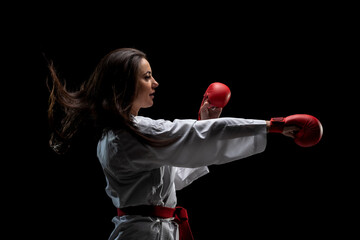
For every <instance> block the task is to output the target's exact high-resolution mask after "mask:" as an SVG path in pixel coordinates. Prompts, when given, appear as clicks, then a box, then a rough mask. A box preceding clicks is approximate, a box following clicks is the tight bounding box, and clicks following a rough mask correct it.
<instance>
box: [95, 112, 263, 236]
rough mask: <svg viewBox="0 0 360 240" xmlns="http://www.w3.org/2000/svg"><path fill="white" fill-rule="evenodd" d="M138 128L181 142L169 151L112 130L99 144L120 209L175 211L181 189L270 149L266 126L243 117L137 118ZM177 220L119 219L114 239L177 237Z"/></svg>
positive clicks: (111, 191) (112, 195)
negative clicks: (222, 166) (214, 169)
mask: <svg viewBox="0 0 360 240" xmlns="http://www.w3.org/2000/svg"><path fill="white" fill-rule="evenodd" d="M133 121H134V123H135V124H136V126H137V127H138V129H139V130H140V131H141V132H142V133H144V134H146V135H151V136H154V137H155V138H160V139H173V138H176V139H177V141H175V142H174V143H171V144H170V145H168V146H166V147H151V146H149V145H147V144H143V143H140V142H139V141H138V140H137V139H136V138H135V137H134V136H133V135H131V134H130V133H129V132H127V131H125V130H117V131H113V130H110V131H107V132H104V134H103V136H102V137H101V139H100V140H99V142H98V146H97V155H98V159H99V161H100V163H101V166H102V168H103V171H104V174H105V178H106V182H107V186H106V189H105V190H106V193H107V194H108V196H109V197H110V198H111V199H112V202H113V204H114V206H115V207H116V208H124V207H129V206H138V205H159V206H164V207H170V208H174V207H175V206H176V203H177V202H176V190H180V189H182V188H184V187H186V186H187V185H189V184H191V183H192V182H193V181H194V180H196V179H198V178H199V177H201V176H203V175H205V174H207V173H208V172H209V170H208V168H207V166H209V165H213V164H224V163H228V162H231V161H235V160H238V159H241V158H245V157H248V156H251V155H254V154H257V153H260V152H262V151H264V150H265V147H266V122H265V121H263V120H251V119H241V118H218V119H210V120H201V121H197V120H174V121H167V120H153V119H150V118H146V117H141V116H136V117H134V119H133ZM172 220H173V219H172V218H169V219H161V218H156V217H149V216H140V215H125V216H121V217H118V216H116V217H114V218H113V220H112V221H113V223H114V224H115V229H114V230H113V232H112V233H111V235H110V237H109V239H110V240H113V239H118V240H120V239H126V240H131V239H136V240H141V239H147V240H149V239H151V240H152V239H154V240H155V239H159V240H161V239H174V240H177V239H178V235H179V230H178V225H177V223H175V222H174V221H172Z"/></svg>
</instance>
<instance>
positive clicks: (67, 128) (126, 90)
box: [48, 48, 163, 154]
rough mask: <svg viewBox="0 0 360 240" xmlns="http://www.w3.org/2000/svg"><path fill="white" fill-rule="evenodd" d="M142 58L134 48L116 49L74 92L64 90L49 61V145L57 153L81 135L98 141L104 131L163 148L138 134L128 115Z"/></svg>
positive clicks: (102, 60)
mask: <svg viewBox="0 0 360 240" xmlns="http://www.w3.org/2000/svg"><path fill="white" fill-rule="evenodd" d="M143 58H145V59H146V55H145V53H143V52H142V51H139V50H137V49H133V48H120V49H116V50H114V51H112V52H110V53H108V54H107V55H105V56H104V57H103V58H102V59H101V61H100V62H99V63H98V65H97V66H96V68H95V70H94V72H93V73H92V75H91V76H90V78H89V80H88V81H87V82H85V83H83V84H82V85H81V87H80V89H79V90H76V91H69V90H67V88H66V83H62V82H61V81H60V79H59V77H58V74H57V72H56V69H55V67H54V64H53V63H52V62H49V66H48V67H49V70H50V76H51V79H52V86H51V87H50V86H49V84H48V87H49V90H50V97H49V108H48V119H49V125H50V130H51V136H50V141H49V144H50V147H51V148H52V149H53V150H54V151H55V152H56V153H58V154H63V153H66V152H67V150H68V149H69V147H70V145H71V144H72V142H73V140H74V139H75V138H77V137H78V136H81V135H82V134H84V133H85V134H86V135H89V134H90V135H91V136H92V137H94V138H95V139H98V138H99V137H101V134H102V132H103V130H104V129H105V130H106V129H115V130H116V129H125V130H128V131H129V132H130V133H131V134H133V135H134V136H135V137H137V138H138V139H140V140H141V141H142V142H146V143H148V144H151V145H154V146H156V145H159V146H160V145H163V143H161V141H159V140H155V139H152V138H151V137H149V136H145V135H143V134H141V133H140V132H139V131H138V129H137V128H136V126H135V125H134V123H133V121H132V116H131V113H130V111H131V108H132V104H133V101H134V98H135V97H136V94H137V93H136V89H137V81H136V75H137V72H138V67H139V64H140V61H141V60H142V59H143Z"/></svg>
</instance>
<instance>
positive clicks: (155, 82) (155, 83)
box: [152, 78, 159, 88]
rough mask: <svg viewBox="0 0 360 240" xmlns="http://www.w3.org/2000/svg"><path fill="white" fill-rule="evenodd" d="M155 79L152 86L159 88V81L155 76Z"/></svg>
mask: <svg viewBox="0 0 360 240" xmlns="http://www.w3.org/2000/svg"><path fill="white" fill-rule="evenodd" d="M153 79H154V81H153V84H152V87H153V88H157V87H158V86H159V83H158V82H157V81H156V80H155V78H153Z"/></svg>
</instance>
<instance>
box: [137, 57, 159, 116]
mask: <svg viewBox="0 0 360 240" xmlns="http://www.w3.org/2000/svg"><path fill="white" fill-rule="evenodd" d="M136 80H137V82H138V86H137V94H136V96H135V100H134V102H133V108H132V114H133V115H135V116H136V115H137V113H138V112H139V110H140V108H148V107H151V106H152V105H153V104H154V102H153V99H154V93H155V88H157V87H158V86H159V83H158V82H156V80H155V79H154V78H153V76H152V72H151V67H150V64H149V62H148V61H147V60H146V59H145V58H143V59H142V60H141V62H140V65H139V70H138V74H137V79H136Z"/></svg>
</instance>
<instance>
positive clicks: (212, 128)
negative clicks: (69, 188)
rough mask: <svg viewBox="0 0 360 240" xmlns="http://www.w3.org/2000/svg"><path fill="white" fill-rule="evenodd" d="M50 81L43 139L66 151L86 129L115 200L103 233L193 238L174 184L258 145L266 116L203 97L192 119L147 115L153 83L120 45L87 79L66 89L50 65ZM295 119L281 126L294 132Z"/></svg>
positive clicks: (139, 58)
mask: <svg viewBox="0 0 360 240" xmlns="http://www.w3.org/2000/svg"><path fill="white" fill-rule="evenodd" d="M49 69H50V73H51V78H52V80H53V82H52V88H51V93H50V99H49V103H50V104H49V110H48V114H49V121H50V126H51V128H52V135H51V138H50V146H51V147H52V148H53V149H54V151H56V152H57V153H59V154H61V153H65V152H66V151H67V150H68V149H69V148H70V147H71V146H72V145H73V143H74V142H75V141H76V140H77V139H79V138H80V139H81V137H83V136H85V135H86V136H92V137H93V138H94V139H96V141H97V142H98V145H97V156H98V159H99V160H100V163H101V166H102V168H103V171H104V174H105V177H106V181H107V187H106V193H107V194H108V195H109V197H110V198H111V199H112V201H113V204H114V206H115V207H116V208H118V216H116V217H114V218H113V222H114V223H115V229H114V231H113V232H112V233H111V236H110V238H109V239H126V240H130V239H136V240H140V239H192V236H191V231H190V228H189V226H188V222H187V214H186V211H185V210H184V209H183V208H180V207H176V190H180V189H182V188H184V187H186V186H187V185H189V184H190V183H192V182H193V181H194V180H196V179H197V178H199V177H201V176H203V175H204V174H207V173H208V172H209V171H208V168H207V166H209V165H212V164H224V163H228V162H231V161H234V160H238V159H241V158H245V157H248V156H250V155H254V154H257V153H260V152H262V151H264V149H265V147H266V134H267V129H268V128H269V126H270V122H269V121H263V120H249V119H240V118H218V117H219V116H220V114H221V111H222V109H221V108H209V102H208V101H207V100H206V101H204V104H203V106H202V107H201V110H200V113H201V114H200V116H201V121H197V120H175V121H172V122H171V121H166V120H153V119H150V118H146V117H142V116H139V115H138V113H139V110H140V109H142V108H148V107H151V106H152V105H153V99H154V96H155V93H156V89H157V87H158V86H159V83H158V82H157V81H156V80H155V79H154V77H153V75H152V69H151V67H150V64H149V62H148V60H147V58H146V55H145V54H144V53H143V52H141V51H139V50H136V49H130V48H121V49H117V50H114V51H112V52H110V53H109V54H107V55H106V56H105V57H104V58H103V59H102V60H101V61H100V62H99V64H98V65H97V67H96V69H95V71H94V72H93V74H92V75H91V77H90V79H89V80H88V81H87V82H85V83H84V84H83V85H82V86H81V87H80V89H79V90H78V91H75V92H70V91H68V90H67V89H66V88H65V84H63V83H61V81H60V80H59V78H58V77H57V74H56V71H55V69H54V67H53V65H52V64H50V65H49ZM294 130H296V127H288V126H286V127H285V128H284V131H283V134H285V135H287V136H290V137H293V135H294Z"/></svg>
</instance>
